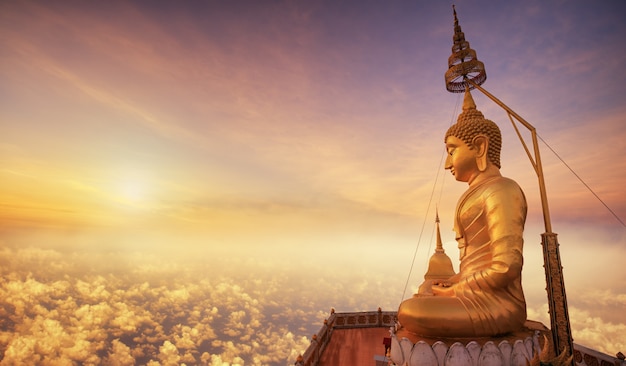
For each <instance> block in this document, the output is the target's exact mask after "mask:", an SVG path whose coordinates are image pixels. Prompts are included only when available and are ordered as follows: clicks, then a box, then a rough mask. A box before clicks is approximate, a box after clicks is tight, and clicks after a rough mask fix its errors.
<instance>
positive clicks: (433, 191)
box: [400, 98, 461, 302]
mask: <svg viewBox="0 0 626 366" xmlns="http://www.w3.org/2000/svg"><path fill="white" fill-rule="evenodd" d="M460 101H461V98H458V99H457V102H456V105H455V107H454V111H453V112H452V119H451V122H450V125H452V123H453V121H454V116H455V115H456V112H457V110H458V108H459V104H460ZM446 153H447V151H446V150H445V149H444V151H443V154H442V155H441V159H440V160H439V167H438V169H437V174H436V175H435V182H434V183H433V189H432V191H431V193H430V198H429V199H428V206H427V207H426V214H425V215H424V221H423V222H422V229H421V230H420V235H419V237H418V239H417V245H416V246H415V251H414V252H413V259H412V260H411V266H410V268H409V274H408V276H407V278H406V282H405V283H404V289H403V290H402V298H401V299H400V302H402V301H403V300H404V296H405V294H406V289H407V287H409V281H410V280H411V274H412V273H413V267H414V265H415V259H416V258H417V251H418V249H419V246H420V243H421V241H422V235H423V234H424V227H425V226H426V220H427V219H428V213H429V212H430V206H431V204H432V201H433V196H434V195H435V189H436V187H437V182H438V180H439V171H440V170H441V166H442V164H443V161H444V157H445V156H446ZM444 178H445V176H444ZM442 196H443V183H442V186H441V191H440V193H439V201H438V202H437V203H440V202H441V197H442ZM431 242H432V240H431ZM429 249H430V248H429Z"/></svg>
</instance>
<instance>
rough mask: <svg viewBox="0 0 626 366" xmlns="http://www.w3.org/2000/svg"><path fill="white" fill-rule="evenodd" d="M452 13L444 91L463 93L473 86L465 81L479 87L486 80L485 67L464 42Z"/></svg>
mask: <svg viewBox="0 0 626 366" xmlns="http://www.w3.org/2000/svg"><path fill="white" fill-rule="evenodd" d="M452 10H453V11H454V36H453V37H452V40H453V41H454V43H453V45H452V55H451V56H450V57H449V58H448V71H446V75H445V77H446V89H448V91H449V92H451V93H463V92H465V87H466V86H469V88H470V89H473V88H474V86H473V85H472V84H470V83H468V82H467V79H470V80H472V81H473V82H474V83H476V84H478V85H481V84H482V83H484V82H485V80H487V73H486V72H485V65H484V64H483V63H482V62H480V61H478V59H477V58H476V51H474V50H473V49H471V48H470V44H469V42H468V41H466V40H465V33H463V31H461V26H460V25H459V19H458V18H457V16H456V9H455V8H454V5H452Z"/></svg>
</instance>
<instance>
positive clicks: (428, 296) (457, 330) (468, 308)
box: [398, 90, 527, 338]
mask: <svg viewBox="0 0 626 366" xmlns="http://www.w3.org/2000/svg"><path fill="white" fill-rule="evenodd" d="M445 144H446V151H447V159H446V164H445V169H449V170H450V171H451V173H452V174H453V175H454V177H455V178H456V180H458V181H461V182H467V183H468V184H469V188H468V190H467V191H466V192H465V193H464V194H463V195H462V196H461V198H460V199H459V201H458V204H457V208H456V215H455V220H454V230H455V232H456V240H457V242H458V246H459V250H460V261H461V263H460V268H459V273H457V274H454V275H452V276H451V277H449V278H448V279H447V280H441V279H436V280H432V279H428V278H427V279H426V281H425V282H424V283H423V284H422V285H421V286H420V288H419V290H418V293H417V294H415V295H413V297H412V298H409V299H406V300H404V301H403V302H402V303H401V304H400V308H399V309H398V322H399V323H400V326H401V327H402V328H403V329H405V330H406V331H407V332H409V333H412V334H414V335H417V336H423V337H429V338H432V337H449V338H459V337H487V336H497V335H504V334H507V333H511V332H515V331H516V330H519V329H521V328H522V327H523V325H524V322H525V321H526V302H525V300H524V293H523V291H522V281H521V272H522V264H523V257H522V247H523V242H524V241H523V236H522V235H523V230H524V223H525V221H526V209H527V206H526V198H525V197H524V193H523V192H522V190H521V188H520V187H519V186H518V185H517V183H515V181H513V180H511V179H508V178H505V177H502V175H501V174H500V148H501V144H502V138H501V134H500V129H499V128H498V126H497V125H496V124H495V123H494V122H492V121H489V120H487V119H485V117H484V116H483V114H482V113H481V112H480V111H478V110H477V109H476V105H475V104H474V100H473V99H472V96H471V94H470V93H469V90H466V92H465V98H464V102H463V112H462V113H461V114H460V115H459V117H458V120H457V123H456V124H454V125H452V126H451V127H450V128H449V129H448V131H447V133H446V136H445Z"/></svg>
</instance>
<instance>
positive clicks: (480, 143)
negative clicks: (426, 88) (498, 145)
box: [472, 135, 489, 172]
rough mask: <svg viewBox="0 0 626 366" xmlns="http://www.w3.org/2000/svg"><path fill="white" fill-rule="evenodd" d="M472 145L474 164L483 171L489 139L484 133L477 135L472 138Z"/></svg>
mask: <svg viewBox="0 0 626 366" xmlns="http://www.w3.org/2000/svg"><path fill="white" fill-rule="evenodd" d="M472 145H473V146H474V148H475V149H476V166H477V167H478V170H479V171H481V172H484V171H485V170H487V158H488V157H487V150H488V148H489V139H488V138H487V136H485V135H478V136H476V137H474V139H473V140H472Z"/></svg>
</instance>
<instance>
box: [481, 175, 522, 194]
mask: <svg viewBox="0 0 626 366" xmlns="http://www.w3.org/2000/svg"><path fill="white" fill-rule="evenodd" d="M483 192H484V193H495V192H504V193H506V194H516V193H518V192H519V193H521V194H523V192H522V188H521V187H520V186H519V184H517V182H516V181H514V180H513V179H511V178H507V177H497V178H494V179H493V180H491V181H489V182H488V183H487V184H485V185H484V186H483Z"/></svg>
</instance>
